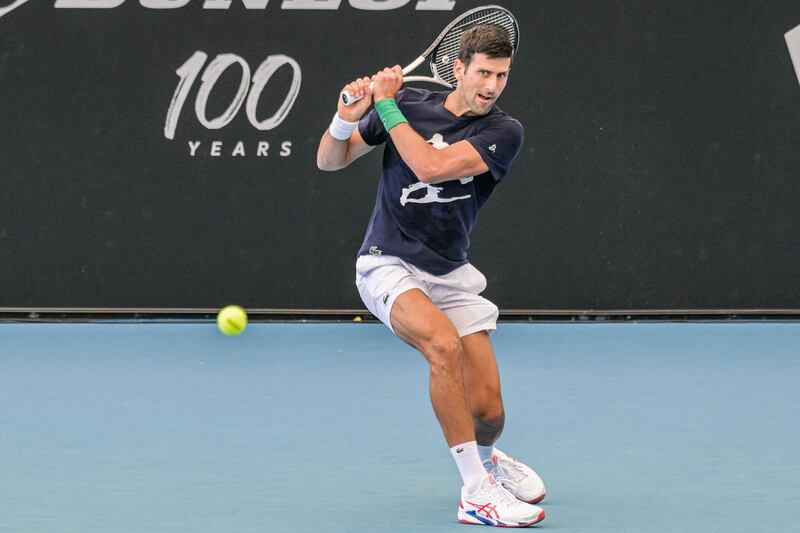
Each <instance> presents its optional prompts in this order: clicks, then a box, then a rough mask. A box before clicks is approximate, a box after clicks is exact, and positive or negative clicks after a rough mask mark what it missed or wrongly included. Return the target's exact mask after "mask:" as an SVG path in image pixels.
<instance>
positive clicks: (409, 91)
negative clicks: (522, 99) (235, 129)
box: [317, 25, 545, 527]
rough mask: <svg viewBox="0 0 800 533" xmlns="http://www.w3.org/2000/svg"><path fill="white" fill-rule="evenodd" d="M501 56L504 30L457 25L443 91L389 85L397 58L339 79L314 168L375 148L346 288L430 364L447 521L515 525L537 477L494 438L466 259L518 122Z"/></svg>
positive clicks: (492, 310)
mask: <svg viewBox="0 0 800 533" xmlns="http://www.w3.org/2000/svg"><path fill="white" fill-rule="evenodd" d="M511 61H512V45H511V42H510V41H509V38H508V35H507V34H506V33H505V31H504V30H502V29H501V28H500V27H498V26H490V25H483V26H476V27H474V28H472V29H470V30H468V31H467V32H466V33H465V34H464V35H463V36H462V39H461V43H460V50H459V54H458V60H456V61H455V62H454V67H453V68H454V74H455V77H456V79H457V80H458V84H457V86H456V89H455V90H453V91H441V92H431V91H427V90H421V89H416V88H404V89H402V90H401V86H402V84H403V74H402V72H401V69H400V67H399V66H395V67H393V68H385V69H383V70H382V71H380V72H378V73H377V74H375V75H374V76H372V77H364V78H361V79H358V80H355V81H353V82H352V83H350V84H348V85H347V86H345V87H344V89H346V90H348V91H349V92H350V94H351V95H353V96H354V97H363V99H361V100H360V101H358V102H356V103H354V104H353V105H351V106H350V107H347V106H345V105H344V104H343V103H342V102H341V101H340V102H339V106H338V110H337V114H336V115H335V116H334V118H333V122H332V123H331V125H330V128H329V129H328V130H327V131H326V132H325V134H324V135H323V137H322V139H321V141H320V145H319V151H318V154H317V165H318V166H319V168H320V169H322V170H338V169H341V168H344V167H346V166H348V165H349V164H350V163H352V162H353V161H355V160H356V159H358V158H359V157H361V156H362V155H364V154H365V153H367V152H369V151H370V150H372V149H373V148H374V147H375V146H378V145H381V144H383V145H385V148H384V154H383V173H382V175H381V179H380V184H379V186H378V197H377V200H376V203H375V209H374V211H373V213H372V217H371V218H370V221H369V225H368V227H367V232H366V236H365V238H364V242H363V244H362V246H361V249H360V250H359V253H358V256H359V257H358V260H357V262H356V285H357V287H358V291H359V293H360V294H361V298H362V299H363V300H364V303H365V304H366V306H367V308H368V309H369V310H370V312H372V313H373V314H374V315H375V316H376V317H378V318H379V319H380V320H381V321H382V322H383V323H384V324H386V326H388V327H389V328H390V329H391V330H392V331H393V332H394V333H395V334H396V335H397V336H398V337H400V338H401V339H402V340H404V341H405V342H407V343H408V344H410V345H411V346H413V347H415V348H416V349H417V350H419V351H420V352H421V353H422V354H423V355H424V356H425V358H426V359H427V361H428V363H429V364H430V397H431V403H432V404H433V409H434V411H435V413H436V416H437V418H438V420H439V424H440V425H441V427H442V431H443V433H444V436H445V438H446V440H447V443H448V445H449V446H450V451H451V453H452V455H453V458H454V459H455V462H456V465H457V466H458V470H459V472H460V474H461V477H462V479H463V483H464V486H463V488H462V489H461V503H460V506H459V509H458V519H459V521H460V522H463V523H469V524H481V525H490V526H505V527H525V526H529V525H533V524H535V523H537V522H539V521H540V520H542V519H543V518H544V511H543V510H542V509H541V508H540V507H537V506H535V505H533V504H534V503H538V502H539V501H541V500H542V498H544V496H545V487H544V484H543V483H542V480H541V479H540V478H539V476H538V475H537V474H536V473H535V472H534V471H533V470H532V469H531V468H529V467H528V466H526V465H525V464H523V463H521V462H519V461H517V460H515V459H513V458H511V457H510V456H508V455H506V454H505V453H503V452H501V451H500V450H498V449H497V448H495V447H494V443H495V441H496V440H497V438H498V437H499V436H500V433H501V432H502V430H503V425H504V421H505V413H504V410H503V400H502V397H501V394H500V380H499V375H498V371H497V363H496V361H495V356H494V352H493V350H492V345H491V342H490V341H489V332H490V331H492V330H494V329H496V322H497V317H498V309H497V307H496V306H495V305H494V304H493V303H491V302H490V301H488V300H487V299H485V298H483V297H482V296H480V293H481V292H482V291H483V290H484V289H485V288H486V278H485V277H484V276H483V274H481V273H480V272H479V271H478V269H476V268H475V267H474V266H472V265H471V264H470V263H469V262H468V261H467V247H468V246H469V233H470V231H471V230H472V228H473V226H474V225H475V221H476V218H477V214H478V209H479V208H480V207H481V206H482V205H483V204H484V203H486V201H487V200H488V199H489V196H490V195H491V194H492V191H494V189H495V187H496V186H497V184H498V183H499V182H500V181H501V180H502V179H503V177H504V176H505V175H506V173H507V172H508V169H509V167H510V166H511V163H512V161H513V160H514V158H515V157H516V156H517V154H518V153H519V150H520V147H521V145H522V139H523V130H522V126H521V125H520V123H519V122H517V121H516V120H515V119H513V118H512V117H510V116H509V115H507V114H506V113H504V112H503V111H501V110H500V109H499V108H498V107H497V106H496V105H495V103H496V102H497V99H498V98H499V97H500V94H501V93H502V92H503V90H504V89H505V87H506V84H507V83H508V76H509V72H510V70H511ZM371 82H373V83H374V85H373V87H372V88H370V83H371ZM373 104H374V107H373V108H372V109H371V110H370V107H371V106H372V105H373Z"/></svg>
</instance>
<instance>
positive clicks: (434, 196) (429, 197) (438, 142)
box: [400, 133, 475, 206]
mask: <svg viewBox="0 0 800 533" xmlns="http://www.w3.org/2000/svg"><path fill="white" fill-rule="evenodd" d="M428 143H429V144H431V145H432V146H433V147H434V148H436V149H437V150H441V149H443V148H447V147H448V146H450V145H449V144H447V143H446V142H445V141H444V137H442V134H441V133H437V134H435V135H434V136H433V137H431V138H430V139H428ZM473 179H475V178H474V176H469V177H466V178H460V179H459V180H458V181H460V182H461V184H462V185H466V184H467V183H469V182H471V181H472V180H473ZM421 190H424V191H425V194H424V195H423V196H415V197H414V198H412V197H411V194H412V193H414V192H416V191H421ZM443 190H444V187H436V186H434V185H430V184H428V183H422V182H421V181H418V182H417V183H413V184H411V185H409V186H408V187H404V188H403V191H402V194H401V195H400V205H402V206H405V205H406V204H431V203H438V204H447V203H450V202H456V201H458V200H466V199H467V198H471V197H472V195H471V194H467V195H466V196H453V197H450V198H441V197H440V196H439V194H440V193H441V192H442V191H443Z"/></svg>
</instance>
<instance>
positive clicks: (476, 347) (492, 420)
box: [461, 331, 505, 446]
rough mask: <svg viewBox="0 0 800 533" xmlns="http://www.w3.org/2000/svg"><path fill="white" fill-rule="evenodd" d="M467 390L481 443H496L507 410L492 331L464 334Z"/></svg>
mask: <svg viewBox="0 0 800 533" xmlns="http://www.w3.org/2000/svg"><path fill="white" fill-rule="evenodd" d="M461 347H462V350H463V357H462V361H463V372H464V391H465V395H466V397H467V403H468V405H469V409H470V414H471V416H472V420H473V424H474V427H475V440H476V441H477V442H478V446H492V445H493V444H494V442H495V441H496V440H497V439H498V438H499V437H500V433H502V432H503V425H504V423H505V412H504V410H503V399H502V395H501V393H500V375H499V373H498V371H497V361H496V360H495V356H494V351H493V350H492V344H491V342H490V341H489V333H488V332H486V331H479V332H477V333H473V334H471V335H467V336H465V337H462V338H461Z"/></svg>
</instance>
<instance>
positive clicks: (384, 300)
mask: <svg viewBox="0 0 800 533" xmlns="http://www.w3.org/2000/svg"><path fill="white" fill-rule="evenodd" d="M389 294H390V293H388V292H387V293H386V294H384V295H383V305H386V302H388V301H389Z"/></svg>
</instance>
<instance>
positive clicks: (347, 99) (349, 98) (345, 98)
mask: <svg viewBox="0 0 800 533" xmlns="http://www.w3.org/2000/svg"><path fill="white" fill-rule="evenodd" d="M373 87H375V82H372V83H370V84H369V88H370V90H372V88H373ZM362 98H364V97H363V96H353V95H351V94H350V93H349V92H347V89H345V90H344V91H342V103H343V104H344V105H346V106H348V107H349V106H351V105H353V104H355V103H356V102H358V101H359V100H361V99H362Z"/></svg>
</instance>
